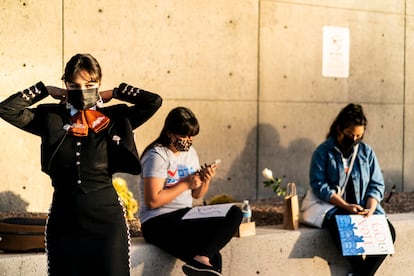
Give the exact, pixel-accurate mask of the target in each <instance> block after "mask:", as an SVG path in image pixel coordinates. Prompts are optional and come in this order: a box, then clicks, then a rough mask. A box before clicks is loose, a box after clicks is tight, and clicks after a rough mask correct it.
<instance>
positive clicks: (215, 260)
mask: <svg viewBox="0 0 414 276" xmlns="http://www.w3.org/2000/svg"><path fill="white" fill-rule="evenodd" d="M210 263H211V265H212V266H213V267H214V269H215V270H216V271H218V272H220V273H221V268H222V263H223V261H222V257H221V254H220V252H217V253H216V254H214V256H213V257H212V258H211V260H210Z"/></svg>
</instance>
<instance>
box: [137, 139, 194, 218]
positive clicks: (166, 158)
mask: <svg viewBox="0 0 414 276" xmlns="http://www.w3.org/2000/svg"><path fill="white" fill-rule="evenodd" d="M141 162H142V173H141V175H140V177H139V183H138V184H139V195H140V198H139V206H140V207H139V217H140V220H141V223H143V222H144V221H146V220H148V219H150V218H152V217H155V216H158V215H161V214H165V213H169V212H172V211H175V210H178V209H182V208H186V207H192V204H193V198H192V196H191V190H186V191H185V192H183V193H182V194H180V195H179V196H177V197H176V198H175V199H174V200H173V201H171V202H169V203H167V204H165V205H163V206H161V207H159V208H155V209H149V208H148V207H147V206H146V205H145V201H144V177H158V178H165V183H164V189H168V188H170V187H173V186H174V185H176V184H177V183H178V182H179V181H180V179H181V178H183V177H186V176H188V175H190V174H192V173H194V172H196V171H197V170H199V169H200V163H199V160H198V155H197V152H196V150H195V149H194V148H193V147H191V148H190V150H189V151H187V152H185V151H182V152H180V153H179V154H178V155H175V154H174V153H173V152H172V151H171V150H170V149H168V148H166V147H162V146H156V147H154V148H152V149H150V150H148V151H147V152H146V153H145V155H144V156H143V157H142V159H141Z"/></svg>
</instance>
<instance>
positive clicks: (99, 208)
mask: <svg viewBox="0 0 414 276" xmlns="http://www.w3.org/2000/svg"><path fill="white" fill-rule="evenodd" d="M129 245H130V238H129V233H128V226H127V223H126V219H125V215H124V210H123V208H122V205H121V204H120V202H119V200H118V195H117V193H116V191H115V189H114V188H113V187H112V186H110V187H106V188H103V189H99V190H96V191H91V192H88V193H84V192H83V191H82V190H80V189H78V190H76V191H75V192H73V193H63V192H58V191H55V193H54V195H53V202H52V206H51V210H50V214H49V218H48V222H47V227H46V249H47V255H48V272H49V275H52V276H55V275H56V276H65V275H68V276H69V275H71V276H73V275H76V276H81V275H82V276H83V275H85V276H86V275H88V276H93V275H99V276H103V275H104V276H105V275H106V276H124V275H125V276H128V275H130V258H129Z"/></svg>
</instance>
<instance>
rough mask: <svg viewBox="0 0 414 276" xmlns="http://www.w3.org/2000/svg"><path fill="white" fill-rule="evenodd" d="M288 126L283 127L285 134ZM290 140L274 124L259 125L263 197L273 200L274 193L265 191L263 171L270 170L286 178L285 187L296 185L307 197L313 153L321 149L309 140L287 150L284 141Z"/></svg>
mask: <svg viewBox="0 0 414 276" xmlns="http://www.w3.org/2000/svg"><path fill="white" fill-rule="evenodd" d="M286 128H287V126H284V127H283V130H282V132H285V130H286ZM282 138H283V140H289V137H281V136H280V133H279V131H278V130H277V129H276V128H275V127H273V126H272V125H270V124H260V125H259V137H258V144H259V153H258V156H259V162H258V164H259V167H258V169H257V173H258V183H259V187H258V188H259V193H258V194H259V198H268V197H273V196H274V194H273V191H272V190H271V189H270V188H265V187H264V186H263V185H262V183H263V180H264V179H263V176H262V170H263V169H264V168H269V169H271V170H272V171H273V174H274V175H275V176H277V177H282V183H281V185H282V186H284V187H285V186H286V185H287V183H289V182H295V183H296V187H297V190H298V191H297V192H298V193H299V194H304V193H305V191H306V190H307V189H308V187H309V184H308V182H309V181H308V179H309V165H310V160H311V156H312V153H313V151H314V150H315V147H316V146H317V145H316V144H315V143H313V142H312V140H310V139H308V138H299V139H295V140H292V141H291V142H290V143H289V144H288V145H287V146H286V147H284V146H282V145H281V140H282Z"/></svg>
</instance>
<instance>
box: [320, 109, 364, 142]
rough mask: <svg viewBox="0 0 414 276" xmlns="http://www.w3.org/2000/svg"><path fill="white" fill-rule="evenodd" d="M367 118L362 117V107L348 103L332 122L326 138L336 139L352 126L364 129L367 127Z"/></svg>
mask: <svg viewBox="0 0 414 276" xmlns="http://www.w3.org/2000/svg"><path fill="white" fill-rule="evenodd" d="M367 123H368V121H367V118H366V117H365V115H364V111H363V110H362V106H361V105H359V104H353V103H350V104H348V105H347V106H345V107H344V108H343V109H342V110H341V112H339V114H338V116H337V117H336V119H335V121H333V123H332V125H331V127H330V129H329V133H328V135H326V137H327V138H329V137H331V136H332V137H337V136H338V134H339V133H340V132H342V131H343V130H344V129H346V128H348V127H352V126H364V129H365V128H366V127H367Z"/></svg>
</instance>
